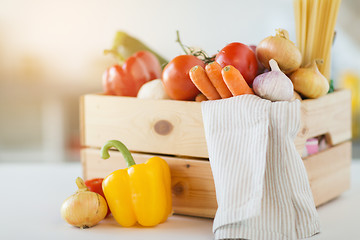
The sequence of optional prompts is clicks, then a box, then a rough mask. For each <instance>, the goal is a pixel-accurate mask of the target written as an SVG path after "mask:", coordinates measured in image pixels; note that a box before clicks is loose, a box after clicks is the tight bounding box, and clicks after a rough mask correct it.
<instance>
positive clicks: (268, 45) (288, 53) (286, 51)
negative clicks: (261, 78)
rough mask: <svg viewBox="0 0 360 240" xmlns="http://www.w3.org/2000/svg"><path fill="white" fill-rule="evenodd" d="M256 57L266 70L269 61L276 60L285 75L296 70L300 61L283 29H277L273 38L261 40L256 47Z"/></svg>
mask: <svg viewBox="0 0 360 240" xmlns="http://www.w3.org/2000/svg"><path fill="white" fill-rule="evenodd" d="M256 57H257V59H258V60H259V61H260V62H261V63H262V64H263V65H264V66H265V67H266V68H268V69H269V67H270V66H269V60H270V59H274V60H276V62H277V63H278V65H279V67H280V69H281V71H283V72H284V73H286V74H288V73H291V72H293V71H295V70H296V69H298V68H299V67H300V64H301V59H302V56H301V52H300V50H299V49H298V48H297V47H296V46H295V44H294V43H293V42H292V41H290V39H289V33H288V32H287V31H286V30H284V29H277V30H276V35H275V36H269V37H267V38H265V39H264V40H262V41H261V42H260V43H259V44H258V45H257V47H256Z"/></svg>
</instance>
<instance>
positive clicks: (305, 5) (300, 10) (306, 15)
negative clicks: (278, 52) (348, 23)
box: [294, 0, 341, 79]
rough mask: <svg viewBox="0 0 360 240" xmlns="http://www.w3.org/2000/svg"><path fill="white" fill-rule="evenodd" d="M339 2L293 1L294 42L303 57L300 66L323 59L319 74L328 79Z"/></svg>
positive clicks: (330, 0) (328, 0) (339, 0)
mask: <svg viewBox="0 0 360 240" xmlns="http://www.w3.org/2000/svg"><path fill="white" fill-rule="evenodd" d="M340 3H341V0H294V9H295V23H296V42H297V45H298V47H299V49H300V51H301V54H302V55H303V60H302V64H301V66H303V67H305V66H307V65H309V64H311V62H312V61H313V60H314V59H323V61H324V64H322V65H320V66H318V67H319V70H320V72H321V73H322V74H323V75H324V76H325V77H326V78H327V79H330V67H331V47H332V43H333V40H334V29H335V24H336V19H337V15H338V12H339V7H340Z"/></svg>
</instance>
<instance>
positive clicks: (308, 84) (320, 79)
mask: <svg viewBox="0 0 360 240" xmlns="http://www.w3.org/2000/svg"><path fill="white" fill-rule="evenodd" d="M290 79H291V81H292V82H293V84H294V88H295V90H296V91H297V92H299V93H301V95H303V96H305V97H307V98H318V97H321V96H324V95H325V94H327V92H328V91H329V87H330V85H329V81H328V80H327V78H326V77H324V75H322V74H321V73H320V71H319V69H318V67H317V65H316V60H314V61H313V62H312V63H311V65H310V66H309V67H306V68H299V69H298V70H296V71H295V72H293V73H292V74H291V75H290Z"/></svg>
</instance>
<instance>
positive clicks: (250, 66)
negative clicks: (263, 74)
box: [215, 42, 258, 86]
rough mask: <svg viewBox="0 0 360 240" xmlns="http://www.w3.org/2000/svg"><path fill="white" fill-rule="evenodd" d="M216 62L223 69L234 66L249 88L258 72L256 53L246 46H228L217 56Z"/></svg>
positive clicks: (234, 43) (239, 44) (237, 43)
mask: <svg viewBox="0 0 360 240" xmlns="http://www.w3.org/2000/svg"><path fill="white" fill-rule="evenodd" d="M215 61H216V62H218V63H219V64H220V66H221V67H225V66H227V65H232V66H234V67H235V68H236V69H237V70H239V71H240V73H241V74H242V75H243V77H244V78H245V80H246V82H247V83H248V84H249V86H251V85H252V82H253V81H254V78H255V77H256V74H257V71H258V64H257V60H256V55H255V53H254V52H253V51H252V50H251V49H250V48H249V47H248V46H247V45H245V44H242V43H239V42H233V43H230V44H228V45H226V46H225V47H224V48H223V49H221V51H220V52H219V53H218V54H217V55H216V58H215Z"/></svg>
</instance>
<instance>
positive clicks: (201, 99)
mask: <svg viewBox="0 0 360 240" xmlns="http://www.w3.org/2000/svg"><path fill="white" fill-rule="evenodd" d="M206 100H208V99H207V98H206V97H205V95H204V94H202V93H199V94H198V95H197V96H196V98H195V102H202V101H206Z"/></svg>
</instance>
